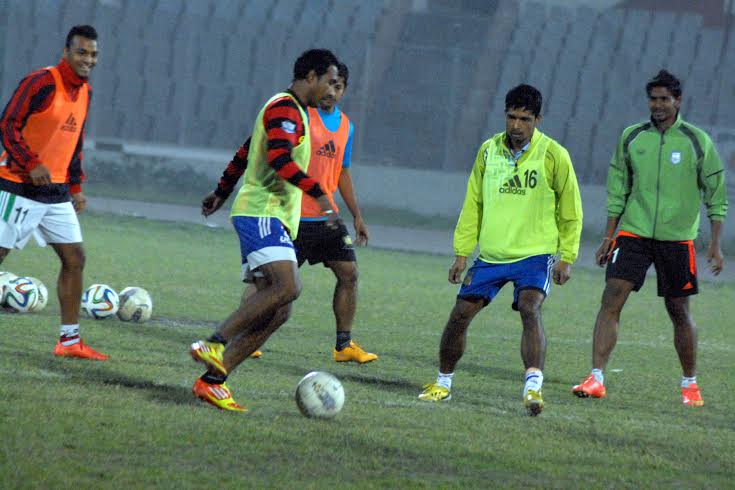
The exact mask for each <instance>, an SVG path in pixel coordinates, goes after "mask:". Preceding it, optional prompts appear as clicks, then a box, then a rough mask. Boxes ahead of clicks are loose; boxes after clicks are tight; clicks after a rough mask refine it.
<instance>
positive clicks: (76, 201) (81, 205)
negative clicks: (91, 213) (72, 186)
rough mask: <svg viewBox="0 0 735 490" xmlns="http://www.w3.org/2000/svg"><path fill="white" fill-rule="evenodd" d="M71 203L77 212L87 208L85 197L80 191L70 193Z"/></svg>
mask: <svg viewBox="0 0 735 490" xmlns="http://www.w3.org/2000/svg"><path fill="white" fill-rule="evenodd" d="M71 205H72V206H74V211H76V212H77V214H79V213H81V212H82V211H84V210H85V209H87V198H86V197H85V195H84V194H82V193H81V192H78V193H76V194H72V195H71Z"/></svg>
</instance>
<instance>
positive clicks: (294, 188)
mask: <svg viewBox="0 0 735 490" xmlns="http://www.w3.org/2000/svg"><path fill="white" fill-rule="evenodd" d="M338 64H339V61H338V60H337V58H336V57H335V56H334V55H333V54H332V53H331V52H330V51H328V50H323V49H317V50H309V51H306V52H305V53H303V54H302V55H301V56H300V57H299V59H297V60H296V63H295V64H294V77H293V83H292V84H291V87H290V88H289V90H288V91H286V92H282V93H279V94H276V95H275V96H274V97H272V98H271V99H270V100H269V101H268V102H267V103H266V104H265V106H264V107H263V109H261V111H260V113H259V115H258V117H257V118H256V121H255V125H254V128H253V136H252V138H251V139H250V140H249V141H250V144H249V145H248V156H247V167H246V169H245V176H244V179H243V185H242V187H241V188H240V191H239V192H238V195H237V198H236V199H235V202H234V204H233V206H232V212H231V216H232V222H233V225H234V227H235V230H236V231H237V233H238V237H239V238H240V250H241V255H242V272H243V280H244V281H245V282H253V283H255V286H256V288H257V291H256V292H255V293H254V294H252V295H250V296H248V295H247V294H244V295H243V298H242V301H241V303H240V306H239V308H238V309H237V310H235V311H234V312H233V313H232V314H231V315H230V316H229V317H228V318H227V319H226V320H225V321H224V322H223V323H222V324H221V325H220V327H219V328H218V329H217V331H216V332H215V333H214V334H213V335H212V336H210V337H209V338H208V339H207V340H200V341H197V342H195V343H194V344H193V345H192V348H191V354H192V357H194V359H195V360H196V361H198V362H202V363H204V364H205V365H206V366H207V372H206V373H205V374H204V375H203V376H202V377H201V378H199V379H198V380H197V381H196V382H195V383H194V386H193V388H192V391H193V392H194V394H195V395H196V396H198V397H199V398H201V399H203V400H204V401H206V402H208V403H210V404H212V405H214V406H216V407H218V408H220V409H222V410H233V411H245V408H244V407H243V406H242V405H239V404H238V403H237V402H235V400H234V399H233V397H232V393H231V392H230V390H229V389H228V388H227V386H226V385H225V380H226V379H227V375H228V374H229V373H230V372H232V370H233V369H234V368H235V367H237V366H238V365H239V364H240V363H241V362H242V361H243V360H245V359H246V358H247V357H248V356H249V355H250V354H252V353H253V352H254V351H255V350H257V349H258V347H260V346H261V345H262V344H263V343H264V342H265V341H266V340H267V339H268V337H270V335H271V334H272V333H273V332H275V331H276V330H277V329H278V328H279V327H280V326H281V325H283V323H285V322H286V320H287V319H288V317H289V316H290V313H291V303H293V301H295V300H296V298H298V296H299V294H300V292H301V281H300V278H299V273H298V267H297V263H296V253H295V251H294V247H293V242H292V239H293V238H296V235H297V234H298V224H299V218H300V217H301V196H302V193H304V192H305V193H307V194H308V195H310V196H311V197H313V198H314V199H316V200H317V202H319V206H320V208H321V210H322V212H323V213H324V215H325V216H327V218H328V222H329V225H330V226H336V225H337V213H336V211H335V210H334V209H333V208H332V204H331V202H330V200H329V198H328V196H327V195H326V194H325V193H324V191H323V190H322V188H321V187H320V185H319V183H318V182H317V181H316V180H314V179H313V178H312V177H310V176H309V175H308V174H307V173H306V171H307V169H308V166H309V159H310V156H311V140H310V137H309V131H308V117H307V112H306V110H307V109H306V107H307V106H310V107H314V106H316V104H317V103H318V102H319V100H321V99H322V98H324V97H326V96H328V95H332V96H333V95H334V90H335V88H334V87H335V85H336V84H337V83H338V70H337V65H338ZM236 158H237V157H236ZM223 202H224V199H222V197H219V196H217V195H216V194H212V195H210V196H208V197H207V198H206V199H205V202H204V208H205V214H207V211H209V212H214V211H215V210H216V209H218V208H219V207H220V206H221V205H222V203H223ZM225 346H226V347H225Z"/></svg>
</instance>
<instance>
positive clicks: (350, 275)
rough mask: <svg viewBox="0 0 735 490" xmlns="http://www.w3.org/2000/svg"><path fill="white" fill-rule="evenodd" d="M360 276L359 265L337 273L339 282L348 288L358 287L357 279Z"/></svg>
mask: <svg viewBox="0 0 735 490" xmlns="http://www.w3.org/2000/svg"><path fill="white" fill-rule="evenodd" d="M358 277H359V273H358V271H357V267H352V268H349V269H347V270H344V271H341V272H340V273H339V274H338V275H337V282H339V283H340V285H342V286H344V287H348V288H354V287H357V279H358Z"/></svg>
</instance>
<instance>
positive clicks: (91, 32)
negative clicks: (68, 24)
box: [66, 25, 97, 48]
mask: <svg viewBox="0 0 735 490" xmlns="http://www.w3.org/2000/svg"><path fill="white" fill-rule="evenodd" d="M74 36H82V37H86V38H87V39H91V40H92V41H96V40H97V31H96V30H95V28H94V27H92V26H88V25H84V26H74V27H72V28H71V30H70V31H69V34H67V35H66V47H67V48H71V40H72V39H74Z"/></svg>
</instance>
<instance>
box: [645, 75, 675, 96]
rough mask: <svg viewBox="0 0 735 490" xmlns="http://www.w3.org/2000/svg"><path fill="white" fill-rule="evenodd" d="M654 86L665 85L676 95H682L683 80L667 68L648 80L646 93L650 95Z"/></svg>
mask: <svg viewBox="0 0 735 490" xmlns="http://www.w3.org/2000/svg"><path fill="white" fill-rule="evenodd" d="M653 87H664V88H666V89H668V90H669V92H671V95H673V96H674V97H681V80H679V79H678V78H676V77H675V76H674V75H672V74H671V73H669V72H668V71H666V70H661V71H659V72H658V73H657V74H656V76H655V77H653V78H652V79H650V80H649V81H648V83H647V84H646V94H648V95H649V96H650V95H651V90H652V89H653Z"/></svg>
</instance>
